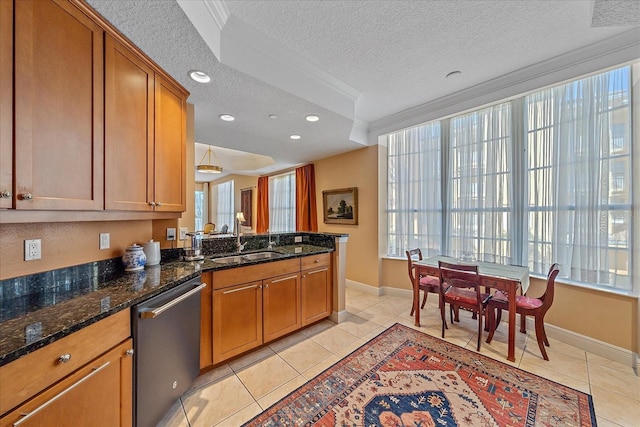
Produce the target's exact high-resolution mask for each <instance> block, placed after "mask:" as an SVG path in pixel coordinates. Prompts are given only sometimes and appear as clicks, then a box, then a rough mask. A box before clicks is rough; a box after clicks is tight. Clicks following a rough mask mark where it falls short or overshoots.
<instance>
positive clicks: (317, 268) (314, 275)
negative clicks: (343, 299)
mask: <svg viewBox="0 0 640 427" xmlns="http://www.w3.org/2000/svg"><path fill="white" fill-rule="evenodd" d="M330 261H331V259H330V254H318V255H313V256H309V257H305V258H302V266H301V269H302V271H301V275H302V279H301V286H300V287H301V290H300V300H301V303H300V307H301V315H302V326H306V325H309V324H311V323H314V322H317V321H318V320H320V319H324V318H325V317H328V316H329V315H331V309H332V307H331V303H332V289H333V286H332V280H331V262H330Z"/></svg>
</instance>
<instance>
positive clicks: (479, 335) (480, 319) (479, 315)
mask: <svg viewBox="0 0 640 427" xmlns="http://www.w3.org/2000/svg"><path fill="white" fill-rule="evenodd" d="M477 317H478V345H477V346H476V351H480V341H481V340H482V318H483V317H484V316H483V313H482V312H480V313H478V316H477Z"/></svg>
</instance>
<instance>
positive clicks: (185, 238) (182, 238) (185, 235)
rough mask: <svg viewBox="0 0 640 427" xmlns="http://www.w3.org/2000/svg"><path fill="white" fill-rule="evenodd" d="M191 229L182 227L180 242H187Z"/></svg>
mask: <svg viewBox="0 0 640 427" xmlns="http://www.w3.org/2000/svg"><path fill="white" fill-rule="evenodd" d="M188 231H189V229H188V228H187V227H180V240H187V232H188Z"/></svg>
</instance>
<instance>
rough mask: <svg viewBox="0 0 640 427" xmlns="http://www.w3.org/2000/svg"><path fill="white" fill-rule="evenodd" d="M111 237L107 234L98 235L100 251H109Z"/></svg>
mask: <svg viewBox="0 0 640 427" xmlns="http://www.w3.org/2000/svg"><path fill="white" fill-rule="evenodd" d="M110 244H111V237H110V235H109V233H100V249H109V245H110Z"/></svg>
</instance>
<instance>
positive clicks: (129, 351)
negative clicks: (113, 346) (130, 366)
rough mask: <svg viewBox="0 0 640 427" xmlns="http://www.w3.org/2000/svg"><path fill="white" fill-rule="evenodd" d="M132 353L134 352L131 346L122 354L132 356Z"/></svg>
mask: <svg viewBox="0 0 640 427" xmlns="http://www.w3.org/2000/svg"><path fill="white" fill-rule="evenodd" d="M133 353H134V351H133V349H132V348H130V349H129V350H127V351H125V352H124V354H126V355H127V356H133Z"/></svg>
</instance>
